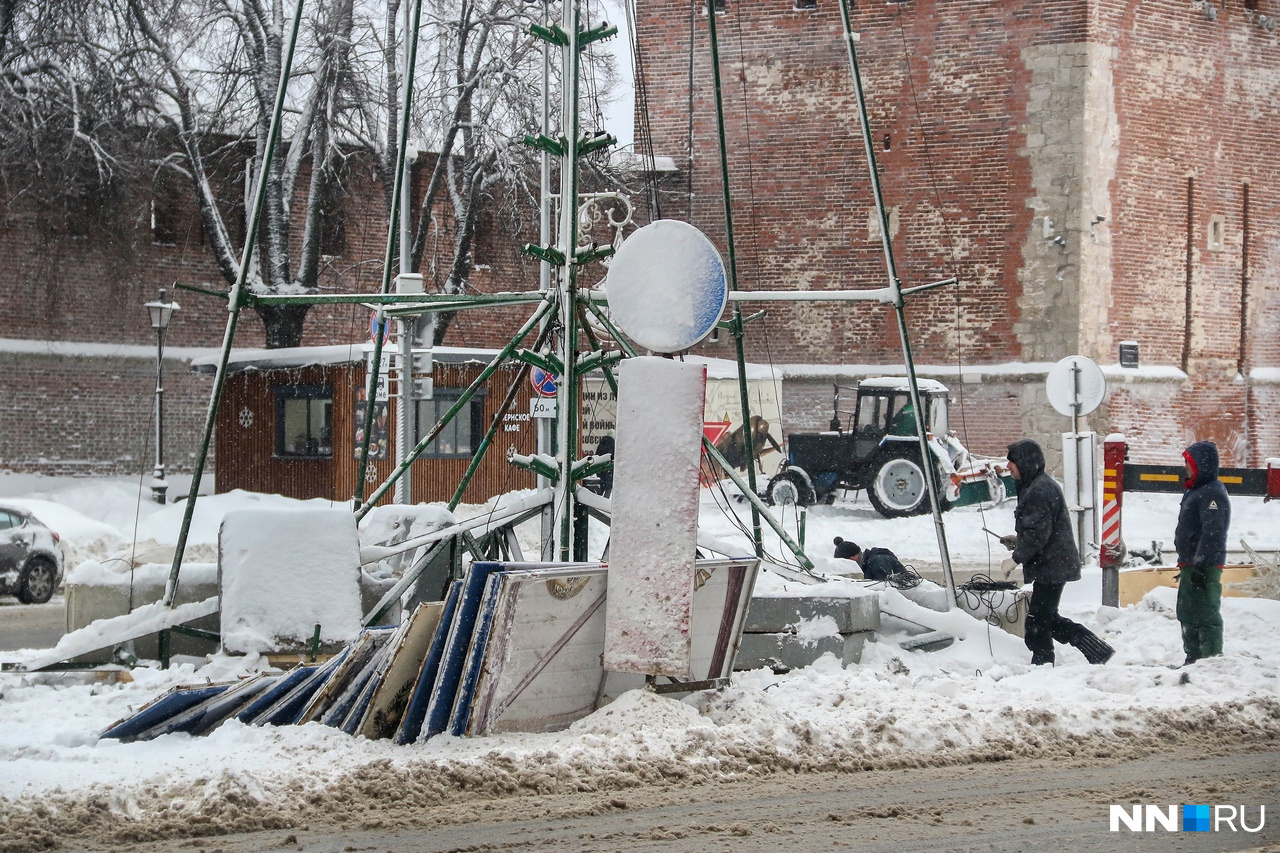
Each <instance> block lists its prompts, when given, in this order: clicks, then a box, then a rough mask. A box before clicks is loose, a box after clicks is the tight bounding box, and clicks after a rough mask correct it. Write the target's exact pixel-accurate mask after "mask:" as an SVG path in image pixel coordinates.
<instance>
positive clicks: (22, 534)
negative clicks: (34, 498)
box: [0, 505, 63, 604]
mask: <svg viewBox="0 0 1280 853" xmlns="http://www.w3.org/2000/svg"><path fill="white" fill-rule="evenodd" d="M59 541H61V537H59V536H58V534H57V533H54V532H53V531H52V530H50V529H49V528H48V527H46V526H45V525H43V524H41V523H40V521H39V520H38V519H36V518H35V516H33V515H31V513H29V512H27V511H26V510H23V509H18V508H16V507H12V506H3V505H0V595H16V596H17V597H18V600H19V601H21V602H22V603H23V604H44V603H45V602H46V601H48V600H49V599H50V598H52V597H53V594H54V593H55V592H56V591H57V589H58V587H59V586H60V585H61V584H62V567H63V561H62V548H61V547H59V545H58V543H59Z"/></svg>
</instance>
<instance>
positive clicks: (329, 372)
mask: <svg viewBox="0 0 1280 853" xmlns="http://www.w3.org/2000/svg"><path fill="white" fill-rule="evenodd" d="M484 366H485V365H484V363H483V362H464V363H452V362H441V361H437V362H436V363H435V366H434V372H433V378H434V381H435V387H436V388H437V389H452V388H456V389H462V388H465V387H467V386H468V385H469V384H470V383H471V382H472V381H474V380H475V378H476V377H477V376H479V375H480V373H481V371H482V370H483V369H484ZM517 373H518V366H516V365H510V366H503V367H502V368H500V369H499V370H498V371H497V372H496V373H494V375H493V376H492V377H490V378H489V381H488V382H487V383H486V386H485V389H484V391H485V393H484V396H483V401H484V428H485V429H488V427H489V425H490V424H491V423H492V421H493V418H494V417H495V415H497V413H498V407H499V406H500V405H501V404H502V401H503V400H504V399H505V398H506V396H507V392H508V390H509V388H510V385H511V382H512V381H513V380H514V379H515V377H516V375H517ZM364 381H365V371H364V367H363V365H356V364H341V365H326V366H312V367H305V368H291V369H280V370H248V371H244V372H241V373H236V374H233V375H231V376H229V377H228V378H227V384H226V388H225V390H224V392H223V398H222V405H221V407H220V408H219V411H218V419H217V437H216V452H217V457H216V458H217V477H216V484H217V490H218V491H219V492H226V491H230V490H232V489H246V490H250V491H255V492H265V493H269V494H281V495H286V496H288V497H293V498H300V499H305V498H317V497H323V498H330V499H333V500H350V499H351V498H352V496H353V495H354V494H355V481H356V474H357V468H358V464H359V461H358V459H357V458H356V442H355V432H356V430H355V425H356V397H357V389H362V388H363V387H364ZM286 384H297V385H329V386H330V387H332V389H333V457H332V458H330V459H282V458H279V457H277V456H276V455H275V395H274V393H273V391H272V389H273V388H274V387H276V386H279V385H286ZM521 384H522V386H523V387H522V388H521V389H520V390H519V392H518V394H517V397H516V401H515V403H514V404H513V405H512V411H511V412H510V413H509V414H508V415H507V417H506V419H504V421H503V425H502V427H501V428H500V429H499V431H498V433H497V435H496V436H495V437H494V440H493V443H492V445H491V446H490V448H489V451H488V453H487V454H486V456H485V459H484V461H483V462H481V464H480V467H479V469H478V470H477V471H476V474H475V476H474V477H473V478H472V481H471V484H470V486H469V487H468V488H467V490H466V492H465V493H464V494H463V502H464V503H483V502H484V501H486V500H488V499H489V498H491V497H493V496H494V495H497V494H501V493H503V492H507V491H512V490H514V489H528V488H533V486H534V477H533V475H532V474H530V473H528V472H525V471H521V470H518V469H515V468H512V467H511V466H510V465H508V464H507V461H506V454H507V449H508V448H509V447H515V449H516V451H517V452H519V453H523V454H532V453H534V452H535V451H536V446H535V445H536V436H535V430H534V424H533V422H532V420H530V419H529V417H528V414H529V400H530V398H531V397H532V396H533V393H534V392H533V387H532V385H531V384H530V383H529V382H528V380H527V379H526V380H524V381H523V382H522V383H521ZM246 409H247V410H248V411H249V412H250V413H251V417H245V418H244V419H243V420H244V421H248V423H249V425H248V426H244V425H243V422H242V416H241V413H242V412H243V411H244V410H246ZM464 417H465V415H464ZM389 421H390V428H389V433H390V439H391V442H392V447H391V449H390V450H389V452H388V454H387V456H388V458H387V459H370V460H369V470H368V474H367V478H366V479H367V482H366V485H365V490H364V491H365V494H366V495H368V494H369V493H370V492H372V491H373V490H374V489H376V488H377V487H378V486H379V485H380V484H381V483H382V482H383V481H384V480H385V479H386V477H387V476H388V475H389V474H390V473H391V471H392V470H393V469H394V461H393V460H394V457H395V449H394V441H395V426H394V424H395V403H394V401H393V402H392V404H391V407H390V409H389ZM469 464H470V459H427V458H422V459H419V460H418V461H416V462H415V463H414V464H413V466H412V468H411V476H412V477H413V480H412V499H413V502H414V503H423V502H427V503H430V502H437V501H448V500H449V499H450V498H452V497H453V493H454V490H455V489H456V488H457V485H458V483H459V481H460V480H461V478H462V475H463V474H464V473H465V472H466V469H467V466H468V465H469ZM392 497H393V490H389V491H388V494H387V495H386V496H384V498H383V499H382V500H381V501H379V503H382V504H386V503H391V501H392Z"/></svg>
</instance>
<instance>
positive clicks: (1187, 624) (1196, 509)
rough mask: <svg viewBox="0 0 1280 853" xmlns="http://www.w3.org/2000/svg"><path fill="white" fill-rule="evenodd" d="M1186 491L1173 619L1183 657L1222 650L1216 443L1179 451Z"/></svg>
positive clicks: (1222, 529)
mask: <svg viewBox="0 0 1280 853" xmlns="http://www.w3.org/2000/svg"><path fill="white" fill-rule="evenodd" d="M1182 458H1183V460H1184V461H1185V462H1186V466H1187V478H1186V480H1185V481H1183V486H1185V487H1186V489H1187V493H1186V494H1185V495H1183V496H1182V506H1181V507H1180V508H1179V510H1178V528H1177V530H1176V532H1175V533H1174V534H1173V546H1174V547H1175V548H1177V549H1178V568H1179V570H1180V571H1179V572H1178V611H1177V612H1178V622H1179V623H1180V624H1181V625H1182V650H1183V651H1185V652H1186V653H1187V660H1186V662H1187V663H1195V662H1196V661H1198V660H1199V659H1200V658H1207V657H1212V656H1214V655H1220V654H1222V612H1221V607H1222V564H1223V562H1225V561H1226V557H1227V527H1228V526H1229V525H1230V524H1231V501H1230V500H1229V499H1228V498H1227V489H1226V487H1225V486H1223V485H1222V481H1221V480H1219V479H1218V446H1217V445H1216V444H1214V443H1213V442H1211V441H1197V442H1196V443H1195V444H1193V445H1191V446H1190V447H1188V448H1187V449H1186V450H1184V451H1183V452H1182Z"/></svg>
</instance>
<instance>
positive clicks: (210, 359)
mask: <svg viewBox="0 0 1280 853" xmlns="http://www.w3.org/2000/svg"><path fill="white" fill-rule="evenodd" d="M382 351H383V352H390V351H391V350H390V348H389V347H386V346H384V347H383V349H382ZM425 351H426V350H415V352H425ZM371 352H373V344H372V343H360V344H331V345H329V346H319V347H282V348H280V349H233V350H232V351H231V357H230V359H229V360H228V361H227V372H229V373H239V372H240V371H243V370H278V369H281V368H287V367H307V366H311V365H325V364H354V363H356V362H362V361H364V360H365V359H366V357H367V356H368V354H369V353H371ZM499 352H500V350H496V349H480V348H476V347H434V348H432V349H431V354H432V358H434V359H435V360H436V361H447V362H466V361H477V362H479V361H486V362H487V361H490V360H492V359H493V357H494V356H496V355H497V354H498V353H499ZM152 355H153V356H154V355H155V351H154V350H153V351H152ZM221 355H222V354H221V353H220V352H218V353H216V354H214V355H207V356H203V357H201V358H196V359H193V360H192V361H191V369H192V370H194V371H196V372H197V373H214V372H216V371H217V369H218V361H219V359H220V358H221Z"/></svg>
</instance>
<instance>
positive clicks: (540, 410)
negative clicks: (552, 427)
mask: <svg viewBox="0 0 1280 853" xmlns="http://www.w3.org/2000/svg"><path fill="white" fill-rule="evenodd" d="M529 415H530V417H535V418H554V417H555V416H556V398H555V397H534V398H533V399H532V400H530V401H529Z"/></svg>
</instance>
